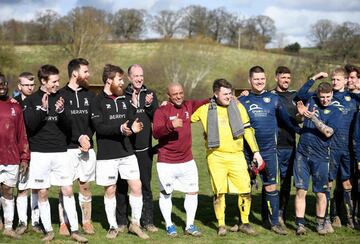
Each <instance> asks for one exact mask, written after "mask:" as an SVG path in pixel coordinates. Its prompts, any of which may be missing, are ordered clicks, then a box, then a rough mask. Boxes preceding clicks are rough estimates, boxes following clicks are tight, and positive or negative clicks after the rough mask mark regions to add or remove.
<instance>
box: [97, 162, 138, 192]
mask: <svg viewBox="0 0 360 244" xmlns="http://www.w3.org/2000/svg"><path fill="white" fill-rule="evenodd" d="M118 173H120V176H121V178H122V179H124V180H137V179H140V172H139V165H138V161H137V159H136V156H135V155H130V156H127V157H123V158H116V159H109V160H97V161H96V184H98V185H100V186H111V185H115V184H116V181H117V179H118Z"/></svg>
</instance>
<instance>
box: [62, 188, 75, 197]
mask: <svg viewBox="0 0 360 244" xmlns="http://www.w3.org/2000/svg"><path fill="white" fill-rule="evenodd" d="M61 192H62V194H63V195H64V196H66V197H70V196H72V195H73V191H72V186H62V187H61Z"/></svg>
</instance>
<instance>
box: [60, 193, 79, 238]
mask: <svg viewBox="0 0 360 244" xmlns="http://www.w3.org/2000/svg"><path fill="white" fill-rule="evenodd" d="M63 202H64V211H65V212H66V216H67V218H68V220H69V224H70V229H71V231H72V232H74V231H78V230H79V223H78V216H77V212H76V206H75V198H74V195H71V196H63Z"/></svg>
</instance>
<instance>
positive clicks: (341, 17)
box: [0, 0, 360, 46]
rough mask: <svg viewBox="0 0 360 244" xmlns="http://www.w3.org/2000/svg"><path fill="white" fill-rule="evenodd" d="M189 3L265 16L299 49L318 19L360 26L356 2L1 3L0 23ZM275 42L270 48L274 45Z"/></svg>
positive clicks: (162, 0) (151, 0) (96, 0)
mask: <svg viewBox="0 0 360 244" xmlns="http://www.w3.org/2000/svg"><path fill="white" fill-rule="evenodd" d="M191 4H193V5H202V6H205V7H207V8H208V9H214V8H218V7H225V8H226V9H227V10H228V11H230V12H233V13H235V14H238V15H239V16H243V17H251V16H256V15H260V14H264V15H267V16H269V17H271V18H272V19H273V20H274V21H275V25H276V28H277V33H278V34H279V36H283V37H284V39H285V42H286V43H293V42H295V41H297V42H299V43H300V44H301V45H302V46H309V45H310V41H309V40H308V38H307V35H308V32H309V29H310V26H311V25H312V24H314V23H315V22H316V21H317V20H319V19H331V20H333V21H334V22H336V23H342V22H344V21H351V22H357V23H360V1H359V0H347V1H344V0H218V1H215V0H192V1H188V0H147V1H139V0H138V1H134V0H64V1H60V0H51V1H49V0H0V21H4V20H8V19H11V18H15V19H18V20H30V19H33V18H34V16H35V14H36V12H38V11H42V10H45V9H52V10H55V11H57V12H58V13H59V14H60V15H66V14H67V13H68V12H69V11H70V10H71V9H72V8H74V7H77V6H93V7H96V8H99V9H103V10H106V11H108V12H116V11H117V10H118V9H119V8H138V9H145V10H147V11H148V12H149V13H151V14H153V13H156V12H157V11H159V10H163V9H171V10H177V9H179V8H182V7H185V6H188V5H191ZM148 35H153V34H151V33H149V34H148ZM276 39H278V38H275V43H274V44H273V45H276Z"/></svg>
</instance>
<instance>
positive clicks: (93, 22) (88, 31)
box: [56, 7, 109, 58]
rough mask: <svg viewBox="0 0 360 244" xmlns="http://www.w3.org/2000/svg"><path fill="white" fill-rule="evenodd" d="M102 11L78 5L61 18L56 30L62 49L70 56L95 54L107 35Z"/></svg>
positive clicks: (107, 29) (104, 15)
mask: <svg viewBox="0 0 360 244" xmlns="http://www.w3.org/2000/svg"><path fill="white" fill-rule="evenodd" d="M106 17H107V15H106V13H105V12H104V11H102V10H99V9H96V8H92V7H81V8H80V7H78V8H75V9H73V10H72V11H71V12H70V13H69V14H68V15H66V16H65V17H63V18H61V20H60V21H59V23H58V24H57V26H56V32H57V33H59V36H60V37H61V41H62V46H63V49H64V51H65V52H66V53H67V54H68V55H70V56H71V57H85V58H86V57H87V58H89V57H92V56H94V55H96V54H97V53H98V52H99V51H100V49H101V47H102V45H103V43H104V41H105V40H106V39H107V38H108V35H109V25H108V22H107V19H106Z"/></svg>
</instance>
